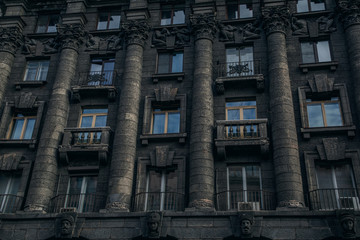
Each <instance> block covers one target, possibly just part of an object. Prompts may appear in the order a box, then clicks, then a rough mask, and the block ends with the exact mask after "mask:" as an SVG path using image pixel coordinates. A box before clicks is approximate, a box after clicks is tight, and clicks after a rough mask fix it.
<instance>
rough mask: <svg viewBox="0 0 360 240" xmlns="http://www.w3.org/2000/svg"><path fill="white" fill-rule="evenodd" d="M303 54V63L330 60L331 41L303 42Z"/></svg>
mask: <svg viewBox="0 0 360 240" xmlns="http://www.w3.org/2000/svg"><path fill="white" fill-rule="evenodd" d="M301 54H302V60H303V63H318V62H330V61H331V53H330V44H329V41H317V42H302V43H301Z"/></svg>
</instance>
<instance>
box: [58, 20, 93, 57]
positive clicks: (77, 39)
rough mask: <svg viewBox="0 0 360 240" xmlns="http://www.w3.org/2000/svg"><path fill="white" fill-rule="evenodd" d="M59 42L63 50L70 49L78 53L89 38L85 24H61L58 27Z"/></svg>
mask: <svg viewBox="0 0 360 240" xmlns="http://www.w3.org/2000/svg"><path fill="white" fill-rule="evenodd" d="M57 30H58V36H57V42H58V43H59V44H60V46H61V48H62V49H65V48H70V49H73V50H75V51H77V50H78V49H79V47H80V45H81V44H83V43H84V42H85V41H86V38H88V34H87V32H85V30H84V25H83V24H79V23H78V24H61V25H58V26H57Z"/></svg>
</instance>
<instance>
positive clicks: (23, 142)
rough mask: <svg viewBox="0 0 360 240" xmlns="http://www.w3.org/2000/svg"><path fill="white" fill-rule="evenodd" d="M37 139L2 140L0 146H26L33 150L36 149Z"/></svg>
mask: <svg viewBox="0 0 360 240" xmlns="http://www.w3.org/2000/svg"><path fill="white" fill-rule="evenodd" d="M36 142H37V141H36V139H18V140H15V139H0V145H6V146H20V147H21V146H24V147H29V148H31V149H34V148H35V145H36Z"/></svg>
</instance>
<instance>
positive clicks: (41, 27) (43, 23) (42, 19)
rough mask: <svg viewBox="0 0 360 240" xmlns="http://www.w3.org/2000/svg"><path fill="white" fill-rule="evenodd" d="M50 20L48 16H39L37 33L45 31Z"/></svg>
mask: <svg viewBox="0 0 360 240" xmlns="http://www.w3.org/2000/svg"><path fill="white" fill-rule="evenodd" d="M48 21H49V17H48V16H39V18H38V25H37V29H36V32H37V33H45V32H46V28H47V25H48Z"/></svg>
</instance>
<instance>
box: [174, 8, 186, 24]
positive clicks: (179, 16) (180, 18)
mask: <svg viewBox="0 0 360 240" xmlns="http://www.w3.org/2000/svg"><path fill="white" fill-rule="evenodd" d="M182 23H185V13H184V10H174V17H173V24H182Z"/></svg>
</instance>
